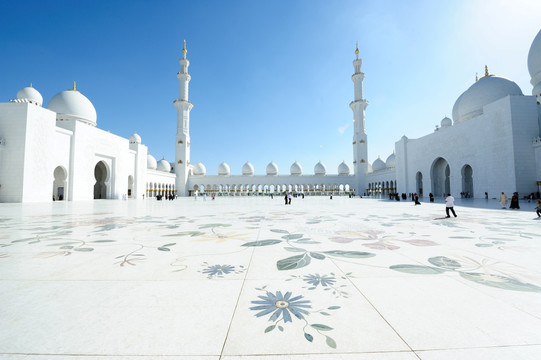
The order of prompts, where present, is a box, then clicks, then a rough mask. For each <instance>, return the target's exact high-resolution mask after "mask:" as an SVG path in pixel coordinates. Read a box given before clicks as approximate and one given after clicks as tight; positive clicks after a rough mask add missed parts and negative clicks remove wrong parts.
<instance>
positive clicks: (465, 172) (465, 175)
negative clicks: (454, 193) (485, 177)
mask: <svg viewBox="0 0 541 360" xmlns="http://www.w3.org/2000/svg"><path fill="white" fill-rule="evenodd" d="M461 172H462V192H463V193H464V194H465V196H466V197H473V169H472V168H471V166H470V165H468V164H466V165H464V166H463V167H462V171H461Z"/></svg>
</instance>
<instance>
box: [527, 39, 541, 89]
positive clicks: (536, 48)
mask: <svg viewBox="0 0 541 360" xmlns="http://www.w3.org/2000/svg"><path fill="white" fill-rule="evenodd" d="M528 71H529V72H530V76H531V78H532V80H531V81H530V82H531V83H532V85H533V86H534V88H533V90H532V95H537V96H541V30H540V31H539V32H538V33H537V36H536V37H535V39H534V40H533V42H532V46H531V47H530V52H529V53H528Z"/></svg>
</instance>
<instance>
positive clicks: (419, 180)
mask: <svg viewBox="0 0 541 360" xmlns="http://www.w3.org/2000/svg"><path fill="white" fill-rule="evenodd" d="M415 180H416V183H417V184H416V186H415V189H416V193H417V194H418V195H419V196H423V173H422V172H420V171H417V175H416V176H415Z"/></svg>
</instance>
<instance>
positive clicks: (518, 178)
mask: <svg viewBox="0 0 541 360" xmlns="http://www.w3.org/2000/svg"><path fill="white" fill-rule="evenodd" d="M182 53H183V56H182V58H181V59H180V60H179V62H180V68H181V70H180V72H179V73H178V74H177V78H178V80H179V82H180V91H179V98H178V99H177V100H175V101H174V105H175V107H176V108H177V114H178V115H177V135H176V138H175V161H174V162H173V163H170V162H168V161H167V160H165V159H162V160H160V161H156V159H155V158H154V157H152V155H150V153H149V151H148V148H147V147H146V146H145V145H143V144H142V142H141V137H140V136H139V135H137V134H135V133H134V134H133V135H132V136H130V138H129V139H125V138H123V137H120V136H117V135H114V134H111V133H109V132H107V131H104V130H101V129H99V128H98V127H97V114H96V110H95V108H94V106H93V105H92V103H91V102H90V100H88V99H87V98H86V97H85V96H84V95H83V94H81V93H80V92H79V91H77V89H76V87H75V83H74V84H73V88H72V89H71V90H67V91H62V92H60V93H58V94H56V95H55V96H53V98H52V99H51V100H50V101H49V103H48V105H47V107H46V108H45V107H43V106H42V105H43V97H42V96H41V94H40V93H39V92H38V91H37V90H36V89H35V88H33V87H32V85H30V86H29V87H25V88H23V89H21V90H19V92H18V93H17V98H16V99H14V100H10V101H9V102H6V103H0V202H44V201H53V200H69V201H74V200H91V199H120V198H124V197H126V198H134V199H137V198H143V197H147V198H150V197H156V196H158V195H167V194H176V195H178V196H189V195H192V194H194V193H196V192H197V193H215V194H217V195H236V196H247V195H260V194H280V193H283V192H284V191H293V192H301V193H303V194H306V195H319V194H329V193H331V194H347V193H357V194H368V195H376V196H379V195H386V194H387V193H390V192H398V193H414V192H416V193H418V194H420V195H421V196H423V195H424V196H427V195H428V193H429V192H431V193H433V194H434V195H435V196H442V195H443V194H446V193H452V194H454V195H458V194H459V193H468V194H470V195H471V196H473V197H484V196H485V192H487V193H488V194H489V195H490V196H491V197H496V196H497V194H499V193H500V192H501V191H504V192H506V193H512V192H515V191H517V192H519V193H520V194H522V195H525V194H529V193H532V192H533V193H536V192H538V191H539V186H540V185H541V137H540V136H541V105H540V102H541V31H540V32H539V33H538V34H537V36H536V37H535V39H534V41H533V43H532V45H531V48H530V52H529V55H528V70H529V73H530V76H531V84H532V85H533V90H532V96H528V95H524V94H523V93H522V90H521V89H520V87H519V86H518V85H517V84H516V83H514V82H513V81H511V80H509V79H505V78H503V77H498V76H494V75H491V74H489V73H488V70H487V69H486V68H485V76H484V77H482V78H481V79H478V80H477V81H476V82H475V83H474V84H473V85H471V86H470V88H469V89H467V90H466V91H465V92H464V93H463V94H462V95H460V96H459V97H458V99H457V100H456V102H455V105H454V107H453V111H452V114H453V115H452V116H453V119H452V120H451V119H449V118H447V117H445V118H444V119H443V120H442V121H441V126H439V127H437V128H436V131H434V132H433V133H430V134H428V135H425V136H423V137H421V138H419V139H409V138H407V137H406V136H403V137H402V138H401V139H400V140H399V141H397V142H396V143H395V150H394V152H393V154H391V155H390V156H389V157H388V158H387V159H386V161H385V162H384V161H383V160H382V159H380V158H378V159H377V160H375V161H374V163H373V164H370V163H369V162H368V161H367V158H368V156H367V155H368V148H367V140H368V139H367V135H366V131H365V109H366V107H367V105H368V101H367V100H366V99H364V98H363V79H364V73H363V72H362V71H361V65H362V60H361V59H359V50H358V49H356V51H355V54H356V58H355V60H354V61H353V67H354V74H353V76H352V80H353V84H354V100H353V101H352V102H351V103H350V107H351V109H352V111H353V119H354V134H353V173H352V171H351V168H350V166H349V165H348V164H347V163H346V162H342V163H341V164H339V165H338V168H337V174H327V168H326V166H325V165H324V164H322V163H321V162H318V163H317V164H316V165H315V166H314V172H313V174H309V175H308V174H305V173H303V168H302V166H301V164H299V163H298V162H295V163H293V164H292V165H291V167H290V169H289V174H287V175H286V174H283V175H280V174H279V170H278V166H277V165H276V164H275V163H274V162H272V161H271V162H270V163H269V164H268V165H267V168H266V175H255V173H254V167H253V166H252V164H250V163H249V162H247V163H246V164H244V166H243V167H242V169H241V174H240V175H232V174H231V170H230V168H229V166H228V165H227V163H225V162H222V163H221V164H219V166H218V175H213V176H211V175H206V168H205V166H204V165H203V164H202V163H200V162H199V163H197V164H191V163H190V111H191V109H192V107H193V104H192V103H191V102H190V101H189V100H188V86H189V82H190V80H191V76H190V74H189V73H188V67H189V64H190V62H189V61H188V59H187V58H186V54H187V50H186V44H184V48H183V49H182Z"/></svg>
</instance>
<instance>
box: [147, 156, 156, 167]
mask: <svg viewBox="0 0 541 360" xmlns="http://www.w3.org/2000/svg"><path fill="white" fill-rule="evenodd" d="M157 167H158V163H157V162H156V159H155V158H154V156H152V155H150V154H148V155H147V169H152V170H156V168H157Z"/></svg>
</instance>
